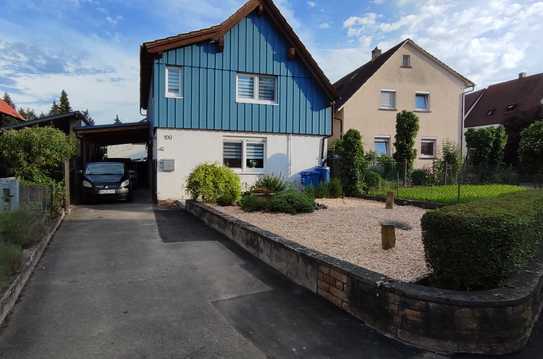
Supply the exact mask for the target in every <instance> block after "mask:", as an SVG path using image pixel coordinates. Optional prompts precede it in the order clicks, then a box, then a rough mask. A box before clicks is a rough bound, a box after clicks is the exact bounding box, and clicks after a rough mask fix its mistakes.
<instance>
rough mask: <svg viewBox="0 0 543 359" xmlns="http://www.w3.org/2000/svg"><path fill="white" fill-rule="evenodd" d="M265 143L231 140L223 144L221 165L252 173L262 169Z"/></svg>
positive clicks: (258, 140)
mask: <svg viewBox="0 0 543 359" xmlns="http://www.w3.org/2000/svg"><path fill="white" fill-rule="evenodd" d="M265 153H266V146H265V141H264V140H261V139H239V140H238V139H232V140H225V141H224V142H223V163H224V165H225V166H227V167H230V168H236V169H239V170H242V171H248V172H249V171H254V170H258V169H263V168H264V162H265V158H266V155H265Z"/></svg>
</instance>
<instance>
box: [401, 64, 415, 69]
mask: <svg viewBox="0 0 543 359" xmlns="http://www.w3.org/2000/svg"><path fill="white" fill-rule="evenodd" d="M400 68H402V69H412V68H413V66H411V65H409V66H405V65H402V66H400Z"/></svg>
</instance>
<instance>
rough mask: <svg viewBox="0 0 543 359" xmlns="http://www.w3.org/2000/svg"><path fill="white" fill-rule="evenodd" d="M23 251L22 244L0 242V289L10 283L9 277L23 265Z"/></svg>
mask: <svg viewBox="0 0 543 359" xmlns="http://www.w3.org/2000/svg"><path fill="white" fill-rule="evenodd" d="M22 258H23V251H22V249H21V247H20V246H18V245H16V244H10V243H1V242H0V289H2V288H5V287H7V286H8V284H9V277H11V276H12V275H14V274H15V273H17V271H18V270H19V268H20V267H21V263H22Z"/></svg>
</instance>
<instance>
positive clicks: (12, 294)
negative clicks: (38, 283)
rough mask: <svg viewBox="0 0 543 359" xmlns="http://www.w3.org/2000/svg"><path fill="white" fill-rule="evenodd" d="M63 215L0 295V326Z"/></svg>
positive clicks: (62, 219) (13, 305)
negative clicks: (0, 295) (0, 296)
mask: <svg viewBox="0 0 543 359" xmlns="http://www.w3.org/2000/svg"><path fill="white" fill-rule="evenodd" d="M65 217H66V213H65V212H64V211H63V212H62V214H61V215H60V217H59V218H58V219H57V222H56V223H55V225H54V226H53V227H52V229H51V230H50V231H49V233H47V234H46V235H45V237H44V239H42V240H41V241H40V243H39V244H38V245H37V246H36V247H34V248H33V249H32V253H31V254H30V256H29V257H28V258H27V260H26V262H25V263H23V265H22V268H21V270H20V271H19V273H18V274H17V277H15V280H13V283H11V285H10V286H9V288H8V289H7V290H6V291H5V292H4V294H3V295H2V298H1V299H0V326H1V325H2V324H3V323H4V321H5V320H6V318H7V316H8V315H9V313H11V311H12V310H13V308H14V307H15V304H16V303H17V299H19V296H20V295H21V292H22V291H23V289H24V287H25V286H26V283H27V282H28V280H29V279H30V277H31V276H32V273H34V269H35V268H36V266H37V264H38V262H39V261H40V259H41V257H42V256H43V253H44V252H45V249H46V248H47V246H48V245H49V243H50V242H51V239H53V237H54V235H55V233H56V231H57V230H58V228H59V227H60V225H61V224H62V222H63V221H64V218H65Z"/></svg>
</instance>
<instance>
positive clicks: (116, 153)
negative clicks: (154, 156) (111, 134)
mask: <svg viewBox="0 0 543 359" xmlns="http://www.w3.org/2000/svg"><path fill="white" fill-rule="evenodd" d="M106 155H107V158H130V159H131V160H133V161H136V160H144V159H147V146H146V145H144V144H139V143H136V144H133V143H128V144H122V145H110V146H107V152H106Z"/></svg>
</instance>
